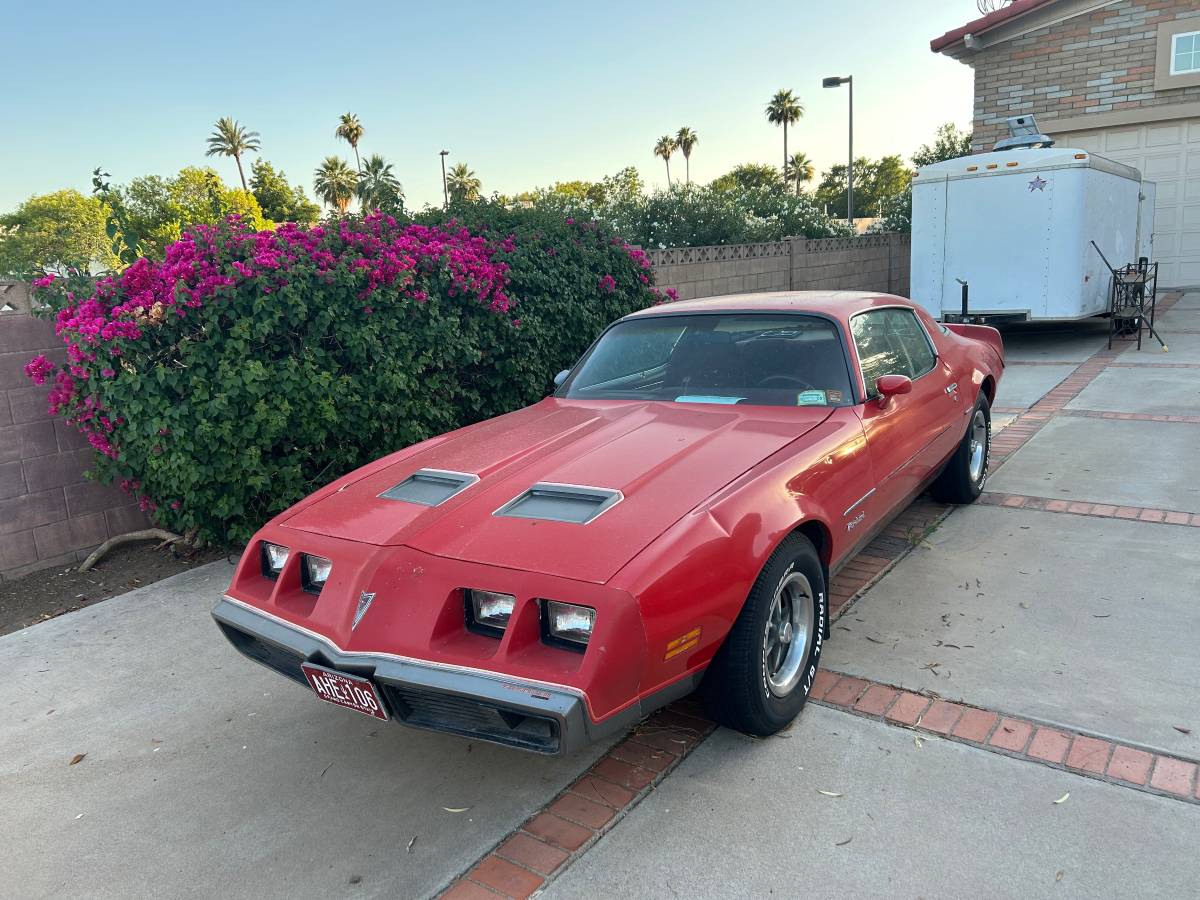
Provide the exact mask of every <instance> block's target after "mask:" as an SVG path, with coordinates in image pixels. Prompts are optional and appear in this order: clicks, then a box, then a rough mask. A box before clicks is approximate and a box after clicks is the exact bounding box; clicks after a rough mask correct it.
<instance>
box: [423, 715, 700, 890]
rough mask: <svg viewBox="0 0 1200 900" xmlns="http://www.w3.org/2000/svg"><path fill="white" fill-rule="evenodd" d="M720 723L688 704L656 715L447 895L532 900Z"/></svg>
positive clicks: (460, 879) (456, 882)
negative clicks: (534, 894)
mask: <svg viewBox="0 0 1200 900" xmlns="http://www.w3.org/2000/svg"><path fill="white" fill-rule="evenodd" d="M715 728H716V725H715V724H714V723H713V722H711V721H710V720H709V719H708V718H706V717H705V715H704V713H703V712H702V711H701V710H700V707H699V704H697V703H696V702H695V701H693V700H681V701H679V702H677V703H673V704H671V705H670V706H668V707H667V708H666V709H663V710H660V711H659V712H657V713H655V714H654V715H652V716H650V717H649V718H648V719H647V720H646V721H644V722H642V723H641V724H640V725H638V726H637V728H635V729H634V730H633V731H632V732H631V733H630V734H629V736H628V737H626V738H625V739H623V740H622V741H620V742H619V743H618V744H616V745H615V746H614V747H613V748H612V749H610V750H609V751H608V752H607V753H605V754H604V755H603V756H601V757H600V759H599V760H598V761H597V762H596V763H595V764H593V765H592V767H591V768H590V769H588V770H587V771H586V772H584V773H583V774H582V775H580V776H579V777H578V778H577V779H576V780H575V781H574V782H572V783H571V784H570V786H568V787H567V788H566V789H565V790H563V791H562V792H561V793H560V794H558V796H556V797H555V798H554V799H553V800H551V801H550V802H549V803H548V804H547V805H546V806H544V807H543V808H542V809H540V810H538V811H537V812H535V813H534V814H533V816H532V818H530V819H529V820H528V821H526V822H525V823H524V824H523V825H521V826H520V827H519V828H517V829H516V830H515V831H513V832H511V833H509V834H507V835H505V837H504V839H503V840H501V841H500V842H499V843H498V844H497V845H496V846H495V847H494V848H493V849H492V850H491V851H489V852H488V853H486V854H485V855H484V856H483V858H482V859H480V860H479V861H478V862H477V863H475V864H474V865H472V866H471V868H470V869H468V870H467V871H466V872H465V873H464V874H463V875H461V876H459V877H458V878H456V879H455V880H454V881H453V882H452V883H451V884H450V885H449V886H448V887H447V888H446V889H445V890H444V892H443V893H441V894H440V896H441V897H444V898H447V900H451V898H452V900H470V898H488V900H495V898H496V897H497V896H500V897H511V898H524V897H528V896H529V895H530V894H532V893H534V892H535V891H538V890H540V889H541V888H542V887H544V886H545V884H546V882H547V881H549V880H551V879H553V878H554V877H555V876H556V875H557V874H559V873H561V871H562V870H563V868H565V867H566V866H567V865H568V864H569V863H570V862H571V861H573V860H574V859H576V858H578V857H579V856H581V855H582V854H583V853H585V852H586V851H587V850H588V848H589V847H591V845H592V844H594V843H595V842H596V841H598V840H599V839H600V837H601V836H602V835H604V834H605V833H606V832H608V831H609V830H610V829H611V828H612V827H613V826H614V825H616V824H617V822H619V821H620V820H621V819H622V818H624V817H625V815H626V814H628V813H629V811H630V810H632V809H633V808H634V807H635V806H637V804H638V803H640V802H641V800H642V799H643V798H644V797H645V796H646V795H647V794H649V793H650V791H652V790H653V789H654V788H655V786H656V785H657V784H658V783H659V782H660V781H662V779H663V778H665V777H666V776H667V775H668V774H669V773H670V772H671V771H672V770H673V769H674V768H675V767H676V766H678V765H679V763H680V762H681V761H682V760H683V759H684V758H685V757H686V756H687V755H688V754H689V753H691V752H692V750H694V749H695V748H696V747H697V746H699V744H700V742H701V741H702V740H704V738H705V737H707V736H708V735H709V734H710V733H711V732H712V731H713V730H714V729H715Z"/></svg>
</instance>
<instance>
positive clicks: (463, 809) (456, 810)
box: [442, 806, 471, 813]
mask: <svg viewBox="0 0 1200 900" xmlns="http://www.w3.org/2000/svg"><path fill="white" fill-rule="evenodd" d="M470 808H471V807H469V806H459V807H449V806H443V807H442V809H444V810H445V811H446V812H452V813H460V812H466V811H467V810H468V809H470Z"/></svg>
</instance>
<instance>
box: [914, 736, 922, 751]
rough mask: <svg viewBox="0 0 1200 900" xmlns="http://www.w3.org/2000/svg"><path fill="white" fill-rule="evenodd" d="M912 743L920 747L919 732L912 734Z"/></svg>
mask: <svg viewBox="0 0 1200 900" xmlns="http://www.w3.org/2000/svg"><path fill="white" fill-rule="evenodd" d="M913 743H914V744H916V745H917V749H918V750H920V749H921V736H920V735H919V734H914V735H913Z"/></svg>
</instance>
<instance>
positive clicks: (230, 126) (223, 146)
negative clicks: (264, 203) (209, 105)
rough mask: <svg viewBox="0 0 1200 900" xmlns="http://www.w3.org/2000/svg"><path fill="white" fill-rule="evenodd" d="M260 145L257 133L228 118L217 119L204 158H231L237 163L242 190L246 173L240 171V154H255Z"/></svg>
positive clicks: (246, 188) (244, 186)
mask: <svg viewBox="0 0 1200 900" xmlns="http://www.w3.org/2000/svg"><path fill="white" fill-rule="evenodd" d="M259 148H260V144H259V140H258V132H257V131H247V130H246V129H245V128H243V127H242V126H241V125H239V124H238V123H237V122H235V121H234V120H233V119H231V118H229V116H225V117H224V118H222V119H217V125H216V130H215V131H213V133H212V135H210V136H209V139H208V152H207V153H205V154H204V155H205V156H232V157H233V161H234V162H236V163H237V167H238V176H239V177H240V178H241V179H242V190H243V191H248V190H250V189H249V188H248V187H246V173H245V172H243V171H242V154H243V153H257V152H258V151H259Z"/></svg>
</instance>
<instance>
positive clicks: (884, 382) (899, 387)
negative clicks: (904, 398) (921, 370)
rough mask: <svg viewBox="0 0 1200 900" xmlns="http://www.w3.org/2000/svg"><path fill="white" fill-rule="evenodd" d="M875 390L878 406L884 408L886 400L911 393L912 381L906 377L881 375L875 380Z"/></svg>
mask: <svg viewBox="0 0 1200 900" xmlns="http://www.w3.org/2000/svg"><path fill="white" fill-rule="evenodd" d="M875 390H876V391H878V392H879V405H880V406H886V405H887V402H888V398H890V397H893V396H895V395H896V394H910V393H912V379H911V378H909V377H908V376H907V375H881V376H880V377H879V378H877V379H876V380H875Z"/></svg>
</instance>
